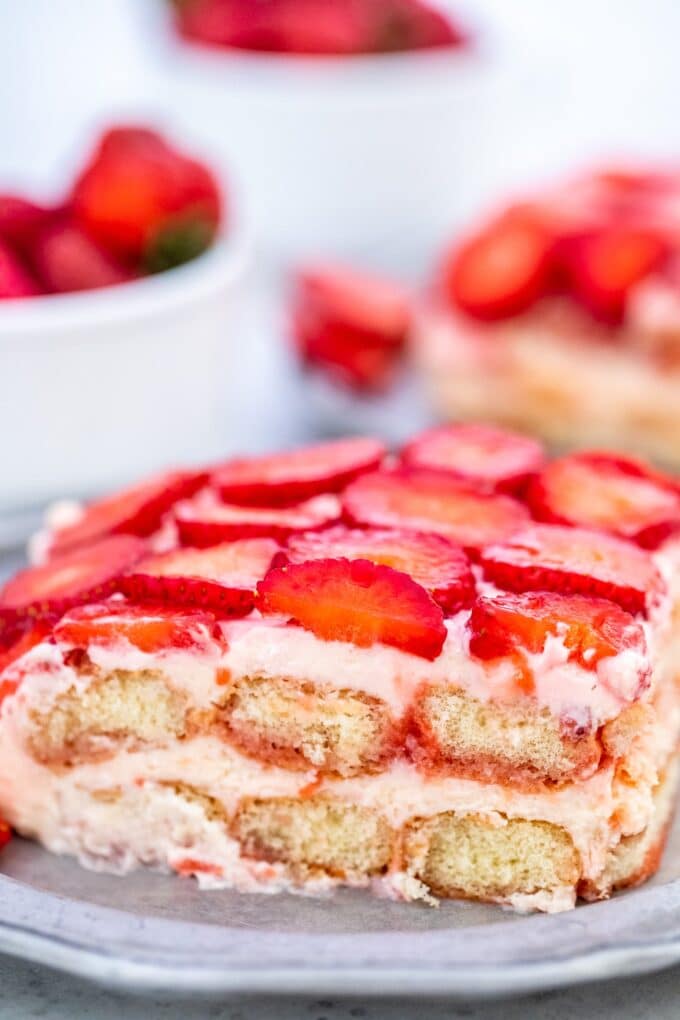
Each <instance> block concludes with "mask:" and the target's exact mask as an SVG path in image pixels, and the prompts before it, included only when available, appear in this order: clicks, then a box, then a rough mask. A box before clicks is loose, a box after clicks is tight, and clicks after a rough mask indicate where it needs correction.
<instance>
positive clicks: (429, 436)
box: [401, 424, 545, 493]
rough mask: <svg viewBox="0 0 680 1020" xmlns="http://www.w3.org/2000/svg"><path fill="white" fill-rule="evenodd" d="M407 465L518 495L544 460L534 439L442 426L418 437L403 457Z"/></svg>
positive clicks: (485, 428)
mask: <svg viewBox="0 0 680 1020" xmlns="http://www.w3.org/2000/svg"><path fill="white" fill-rule="evenodd" d="M401 458H402V461H403V463H404V464H409V465H411V466H413V467H421V468H433V469H434V470H437V471H447V472H449V473H450V474H452V475H455V476H456V477H457V478H461V479H463V480H465V481H468V482H472V483H474V484H476V485H479V486H480V487H482V488H484V489H491V490H493V489H497V490H500V491H502V492H513V493H516V492H518V491H519V490H520V489H523V488H524V486H525V485H526V482H527V481H528V480H529V478H530V477H531V475H533V474H534V473H535V472H536V471H538V470H539V468H541V467H542V465H543V463H544V460H545V457H544V453H543V447H542V446H541V444H540V443H538V442H537V441H536V440H535V439H530V438H529V436H523V435H520V434H519V433H518V432H507V431H506V430H505V429H497V428H494V427H493V426H491V425H476V424H471V425H443V426H442V427H441V428H435V429H429V430H428V431H427V432H423V433H422V434H421V435H419V436H416V438H415V439H413V440H412V441H411V442H410V443H409V444H408V446H406V447H405V448H404V450H403V451H402V455H401Z"/></svg>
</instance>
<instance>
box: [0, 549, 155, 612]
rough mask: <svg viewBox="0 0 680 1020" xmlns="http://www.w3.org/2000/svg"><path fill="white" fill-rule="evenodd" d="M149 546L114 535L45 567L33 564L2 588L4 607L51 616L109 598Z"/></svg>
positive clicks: (0, 605) (1, 595)
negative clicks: (96, 600) (82, 604)
mask: <svg viewBox="0 0 680 1020" xmlns="http://www.w3.org/2000/svg"><path fill="white" fill-rule="evenodd" d="M145 548H146V546H145V543H144V542H142V541H141V539H139V538H134V537H133V536H132V535H114V536H112V537H110V538H104V539H102V540H101V541H100V542H96V543H95V544H93V545H89V546H87V548H85V549H76V550H75V551H74V552H72V553H67V554H65V555H64V556H59V557H57V559H54V560H51V561H50V562H49V563H46V564H45V565H44V566H42V567H29V568H28V569H27V570H22V571H20V572H19V573H18V574H16V575H15V576H14V577H13V578H12V579H11V580H10V581H8V582H7V584H6V585H5V586H4V588H2V589H1V590H0V609H10V610H14V611H16V612H17V613H19V614H24V615H26V616H30V617H51V616H54V615H57V614H60V613H63V612H65V611H66V610H67V609H68V608H69V607H70V606H76V605H80V604H81V603H83V602H92V601H93V600H95V599H100V598H105V597H106V596H107V595H109V594H110V593H111V592H112V591H114V590H115V586H116V580H117V578H118V577H120V575H121V574H123V573H124V572H125V571H126V570H128V569H129V568H130V567H131V566H132V565H133V564H134V563H137V562H138V561H139V560H140V559H141V557H142V556H143V555H144V552H145Z"/></svg>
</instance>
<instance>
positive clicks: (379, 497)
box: [343, 468, 529, 550]
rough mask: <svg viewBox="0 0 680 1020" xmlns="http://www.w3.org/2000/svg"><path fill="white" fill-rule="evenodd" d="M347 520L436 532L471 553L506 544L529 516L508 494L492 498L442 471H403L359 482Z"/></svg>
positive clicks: (346, 500) (348, 497)
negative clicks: (503, 542) (498, 542)
mask: <svg viewBox="0 0 680 1020" xmlns="http://www.w3.org/2000/svg"><path fill="white" fill-rule="evenodd" d="M343 507H344V510H345V514H346V516H347V517H348V518H349V520H350V521H352V522H353V523H354V524H360V525H365V526H368V527H374V528H406V529H408V530H411V531H426V532H436V533H438V534H440V535H444V536H445V537H446V538H449V539H451V541H453V542H457V543H458V544H459V545H462V546H464V547H465V548H466V549H468V550H476V549H477V548H478V547H479V546H482V545H487V544H488V543H490V542H496V541H502V540H503V539H504V538H507V537H509V536H510V535H512V534H513V533H514V532H515V531H518V530H519V529H520V528H522V527H523V526H524V525H525V524H526V522H527V520H528V518H529V515H528V513H527V510H526V508H525V507H524V506H522V505H521V504H520V503H518V502H517V501H516V500H514V499H512V498H511V497H510V496H501V495H489V494H486V493H482V492H480V491H479V490H478V489H475V488H473V487H472V486H470V485H469V484H468V483H466V482H462V481H460V480H459V479H458V478H453V477H451V476H449V475H447V474H445V473H444V472H441V471H430V470H427V469H424V468H399V469H397V470H394V471H376V472H374V473H372V474H368V475H364V476H363V477H361V478H358V479H357V480H356V481H355V482H353V483H352V485H350V486H349V488H348V489H347V491H346V492H345V493H344V494H343Z"/></svg>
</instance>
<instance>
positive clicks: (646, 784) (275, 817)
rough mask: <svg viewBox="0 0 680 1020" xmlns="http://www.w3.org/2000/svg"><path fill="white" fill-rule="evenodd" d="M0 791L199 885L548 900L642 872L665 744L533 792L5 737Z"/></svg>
mask: <svg viewBox="0 0 680 1020" xmlns="http://www.w3.org/2000/svg"><path fill="white" fill-rule="evenodd" d="M3 751H4V752H5V753H3V754H2V759H1V761H0V788H4V789H5V791H6V793H7V800H6V809H7V811H8V815H9V821H10V822H11V823H12V824H13V825H14V826H15V827H16V828H17V829H18V830H19V831H20V832H21V833H22V834H24V835H27V836H32V837H35V838H37V839H39V840H40V841H41V842H43V843H44V845H45V846H46V847H47V848H48V849H50V850H52V851H54V852H57V853H65V854H72V855H75V856H77V857H78V858H79V860H80V861H81V863H82V864H84V865H85V866H87V867H90V868H94V869H99V870H104V871H111V872H116V873H120V874H124V873H126V872H128V871H130V870H132V869H134V868H136V867H139V866H151V867H154V868H160V869H162V870H167V871H174V872H176V873H178V874H180V875H193V876H195V877H196V878H197V879H198V880H199V882H200V884H201V885H202V886H205V887H209V888H210V887H212V888H215V887H229V888H236V889H239V890H242V891H244V892H278V891H281V890H290V891H303V892H308V893H316V894H318V893H323V892H325V891H327V890H330V889H332V888H333V887H334V886H337V885H340V884H346V885H353V886H370V887H371V888H372V891H373V892H375V893H377V894H378V895H386V896H392V897H395V898H401V899H408V900H417V899H420V900H425V901H427V902H431V903H433V902H435V901H436V898H437V897H461V898H471V899H476V900H486V901H491V902H498V903H503V904H509V905H511V906H514V907H515V908H517V909H520V910H534V909H537V910H546V911H557V910H563V909H568V908H569V907H571V906H573V904H574V903H575V900H576V898H577V897H578V896H579V895H581V896H584V897H586V898H601V897H603V896H607V895H609V893H610V892H611V891H612V890H613V889H616V888H619V887H621V886H625V885H629V884H631V883H635V882H638V881H642V880H643V879H644V878H646V877H648V875H649V874H651V873H652V872H653V871H654V870H655V868H656V866H657V864H658V860H659V857H660V854H661V851H662V848H663V843H664V839H665V832H666V829H667V826H668V822H669V819H670V817H671V812H672V806H673V793H674V789H675V784H676V780H677V772H678V767H677V755H676V754H675V753H673V754H672V755H671V756H670V757H668V756H667V757H666V759H665V761H664V762H663V763H662V764H661V765H660V767H659V766H656V765H653V763H652V760H651V758H650V756H649V754H648V753H647V752H641V753H640V754H639V755H638V756H637V760H635V759H631V760H630V761H629V762H628V763H627V765H626V768H625V769H624V771H623V772H621V770H620V768H619V769H618V770H617V771H616V772H615V770H614V768H613V766H610V767H605V768H601V769H600V770H598V772H597V773H596V775H594V776H592V777H591V778H590V779H588V780H585V781H583V782H580V783H572V784H569V785H567V786H565V787H562V788H560V789H555V790H551V791H545V792H541V793H527V792H524V793H523V792H521V791H515V790H512V789H510V788H508V787H504V786H500V785H497V784H484V783H479V782H476V781H474V780H465V779H457V778H451V777H439V778H435V777H427V776H425V775H423V774H422V773H420V772H418V771H417V769H416V768H415V767H414V766H413V765H411V764H409V763H406V762H396V763H394V764H393V765H392V767H391V768H390V769H389V770H387V771H386V772H383V773H380V774H377V775H367V776H361V777H355V778H352V779H326V780H320V779H319V778H318V777H317V775H316V774H315V773H314V772H308V773H301V772H291V771H287V770H285V769H282V768H278V767H276V766H268V765H264V764H262V763H258V762H257V761H255V760H254V759H251V758H248V757H246V756H244V755H242V754H241V753H240V752H238V751H237V750H235V749H234V748H233V747H230V746H229V745H227V744H225V743H224V742H223V741H220V740H219V739H218V738H216V737H213V736H200V737H196V738H194V739H192V740H188V741H183V742H176V743H174V744H173V745H171V746H167V747H165V748H155V749H146V750H140V751H121V752H119V753H118V754H117V755H116V756H115V757H113V758H108V759H105V760H101V761H98V762H92V763H90V764H83V765H79V766H76V767H72V768H66V769H65V768H56V769H55V768H53V767H52V768H50V767H46V766H44V765H41V764H39V763H38V762H36V761H35V760H34V759H32V758H30V757H29V756H27V755H26V754H25V752H24V753H23V754H21V752H20V751H19V748H18V747H16V748H14V752H15V753H12V750H11V749H10V750H9V751H8V748H7V745H6V744H5V745H4V746H3Z"/></svg>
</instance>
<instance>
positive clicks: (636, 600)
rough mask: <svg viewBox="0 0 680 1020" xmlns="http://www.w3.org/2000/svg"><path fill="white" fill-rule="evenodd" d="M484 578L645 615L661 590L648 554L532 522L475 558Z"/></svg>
mask: <svg viewBox="0 0 680 1020" xmlns="http://www.w3.org/2000/svg"><path fill="white" fill-rule="evenodd" d="M480 560H481V563H482V566H483V567H484V572H485V574H486V575H487V577H488V578H489V579H490V580H491V581H493V582H494V583H496V584H497V585H498V586H499V587H501V588H506V589H507V590H509V591H517V592H523V591H555V592H561V593H563V594H574V595H591V596H594V597H597V598H605V599H610V600H611V601H612V602H617V603H618V604H619V605H620V606H621V608H622V609H625V610H626V611H627V612H629V613H646V612H648V611H649V609H650V608H651V607H652V606H653V605H654V604H655V603H656V602H657V601H658V599H659V597H660V596H661V594H662V593H663V591H664V584H663V581H662V579H661V576H660V574H659V572H658V570H657V568H656V566H655V565H654V562H653V560H652V558H651V556H650V555H649V554H648V553H647V552H645V551H644V550H643V549H640V548H638V547H637V546H636V545H633V544H632V542H627V541H625V540H624V539H620V538H614V537H612V536H610V535H604V534H602V533H600V532H597V531H591V530H587V529H585V528H567V527H560V526H559V525H556V524H536V525H532V526H529V527H527V528H525V529H524V530H523V531H521V532H519V533H517V534H515V535H514V536H512V537H511V538H509V539H508V540H507V541H505V542H499V543H497V544H495V545H490V546H487V547H486V548H485V549H483V550H482V552H481V555H480Z"/></svg>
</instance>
